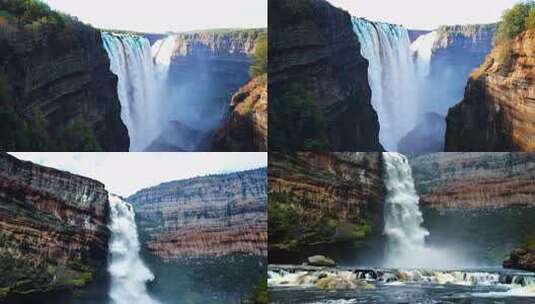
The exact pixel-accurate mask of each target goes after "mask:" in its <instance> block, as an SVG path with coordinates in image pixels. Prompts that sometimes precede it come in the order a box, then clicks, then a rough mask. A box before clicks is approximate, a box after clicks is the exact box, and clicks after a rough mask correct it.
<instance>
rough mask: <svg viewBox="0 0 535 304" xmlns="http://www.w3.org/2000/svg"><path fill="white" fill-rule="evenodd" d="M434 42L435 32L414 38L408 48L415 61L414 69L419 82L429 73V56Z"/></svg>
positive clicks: (435, 38) (431, 53)
mask: <svg viewBox="0 0 535 304" xmlns="http://www.w3.org/2000/svg"><path fill="white" fill-rule="evenodd" d="M436 40H437V32H436V31H433V32H430V33H427V34H425V35H421V36H420V37H418V38H416V40H414V42H413V43H412V44H411V46H410V49H411V51H412V52H413V54H414V57H415V60H416V69H417V74H418V77H419V78H420V80H421V79H423V78H425V77H427V76H429V74H430V73H431V56H432V55H433V46H434V44H435V41H436Z"/></svg>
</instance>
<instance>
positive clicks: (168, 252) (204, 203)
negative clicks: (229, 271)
mask: <svg viewBox="0 0 535 304" xmlns="http://www.w3.org/2000/svg"><path fill="white" fill-rule="evenodd" d="M266 172H267V171H266V169H265V168H264V169H257V170H251V171H244V172H236V173H230V174H222V175H210V176H204V177H196V178H191V179H187V180H181V181H174V182H168V183H164V184H161V185H159V186H156V187H152V188H148V189H144V190H141V191H138V192H137V193H135V194H134V195H132V196H130V197H129V198H128V201H129V202H131V203H132V204H133V205H134V208H135V210H136V216H137V221H138V228H139V229H140V234H141V235H142V239H143V241H144V244H145V246H146V247H147V248H148V249H149V250H150V251H151V252H152V253H153V254H154V255H156V256H158V257H160V258H161V259H163V260H165V261H173V260H177V259H191V258H193V259H196V258H210V257H217V256H225V255H230V254H250V255H259V256H266V255H267V215H266V200H267V197H266Z"/></svg>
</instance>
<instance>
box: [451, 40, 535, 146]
mask: <svg viewBox="0 0 535 304" xmlns="http://www.w3.org/2000/svg"><path fill="white" fill-rule="evenodd" d="M534 50H535V31H533V30H531V31H526V32H523V33H521V34H520V35H518V36H517V37H516V38H515V39H514V40H513V41H512V42H510V43H506V44H499V45H497V46H496V47H495V48H494V49H493V51H492V52H491V54H490V55H489V56H487V58H486V60H485V62H484V63H483V64H482V65H481V66H480V67H479V68H478V69H477V70H476V71H475V72H474V73H473V74H472V75H471V77H470V79H469V81H468V85H467V87H466V91H465V96H464V100H462V101H461V102H460V103H459V104H457V105H456V106H454V107H452V108H451V109H450V110H449V112H448V117H447V131H446V151H533V150H535V139H534V134H535V123H534V120H533V117H534V116H533V114H534V113H535V107H533V100H535V89H534V88H535V86H534V79H535V51H534Z"/></svg>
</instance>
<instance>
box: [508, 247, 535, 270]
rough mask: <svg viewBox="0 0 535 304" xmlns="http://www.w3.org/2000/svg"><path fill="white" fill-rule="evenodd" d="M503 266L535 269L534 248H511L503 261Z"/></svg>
mask: <svg viewBox="0 0 535 304" xmlns="http://www.w3.org/2000/svg"><path fill="white" fill-rule="evenodd" d="M503 267H504V268H514V269H522V270H527V271H535V249H534V248H531V249H530V248H519V249H515V250H513V252H511V254H510V255H509V257H508V258H507V259H506V260H505V261H503Z"/></svg>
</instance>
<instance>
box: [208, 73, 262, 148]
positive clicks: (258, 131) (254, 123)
mask: <svg viewBox="0 0 535 304" xmlns="http://www.w3.org/2000/svg"><path fill="white" fill-rule="evenodd" d="M267 96H268V91H267V75H264V76H259V77H256V78H254V79H253V80H251V81H250V82H249V83H248V84H247V85H245V86H243V87H242V88H241V89H240V90H239V91H238V92H237V93H236V94H234V96H233V97H232V101H231V103H230V117H229V119H228V122H227V123H225V125H224V126H223V127H222V128H221V129H220V130H219V131H218V133H217V134H216V139H215V148H216V150H220V151H242V152H243V151H250V152H255V151H267V134H268V130H267V127H268V126H267V124H268V121H267V120H268V113H267V111H268V104H267V102H268V101H267V98H268V97H267Z"/></svg>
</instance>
